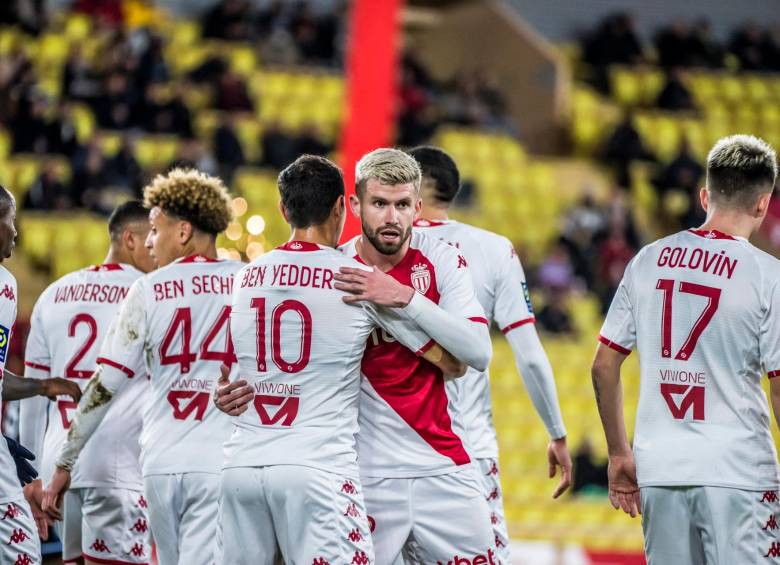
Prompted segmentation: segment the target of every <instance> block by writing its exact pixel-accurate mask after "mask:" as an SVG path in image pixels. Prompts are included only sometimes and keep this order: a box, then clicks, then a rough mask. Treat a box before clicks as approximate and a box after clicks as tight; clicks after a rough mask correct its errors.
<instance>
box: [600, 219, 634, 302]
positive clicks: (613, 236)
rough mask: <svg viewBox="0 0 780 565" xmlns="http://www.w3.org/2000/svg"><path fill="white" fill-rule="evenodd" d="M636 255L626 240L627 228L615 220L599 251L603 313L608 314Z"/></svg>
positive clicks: (619, 220) (611, 223)
mask: <svg viewBox="0 0 780 565" xmlns="http://www.w3.org/2000/svg"><path fill="white" fill-rule="evenodd" d="M635 253H636V249H634V248H633V247H631V245H630V244H629V243H628V239H627V238H626V226H625V224H624V223H623V220H622V218H613V219H612V220H611V222H610V225H609V231H608V235H607V238H606V240H605V241H604V242H603V243H602V244H601V247H600V249H599V261H598V267H597V270H596V274H597V276H598V282H597V289H596V290H597V293H598V295H599V298H600V299H601V308H602V312H603V313H606V311H607V310H608V309H609V305H610V303H611V302H612V298H613V297H614V296H615V292H616V291H617V287H618V285H619V284H620V281H621V279H622V278H623V272H624V271H625V270H626V266H627V265H628V262H629V261H631V258H632V257H633V256H634V254H635Z"/></svg>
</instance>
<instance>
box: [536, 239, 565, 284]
mask: <svg viewBox="0 0 780 565" xmlns="http://www.w3.org/2000/svg"><path fill="white" fill-rule="evenodd" d="M536 276H537V278H538V280H539V284H540V286H542V287H544V288H546V289H550V290H554V291H557V292H563V293H564V294H566V293H568V292H569V291H570V290H571V289H572V287H573V286H574V269H573V268H572V265H571V261H570V260H569V255H568V253H567V252H566V248H565V247H564V246H563V244H562V243H560V242H559V243H558V244H556V245H555V246H554V247H553V248H552V250H551V251H550V254H549V255H548V256H547V257H546V258H545V260H544V262H543V263H542V264H541V266H540V267H539V270H538V272H537V274H536Z"/></svg>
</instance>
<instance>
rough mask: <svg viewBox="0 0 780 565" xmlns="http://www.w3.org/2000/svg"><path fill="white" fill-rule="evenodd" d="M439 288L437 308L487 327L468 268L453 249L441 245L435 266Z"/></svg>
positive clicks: (461, 257)
mask: <svg viewBox="0 0 780 565" xmlns="http://www.w3.org/2000/svg"><path fill="white" fill-rule="evenodd" d="M435 267H436V270H437V276H436V279H437V281H439V284H440V288H439V294H440V295H441V297H440V299H439V306H440V307H441V308H442V309H444V310H445V311H447V312H450V313H451V314H457V315H461V316H463V317H465V318H468V319H469V320H471V321H472V322H479V323H483V324H485V325H487V323H488V321H487V318H485V311H484V310H483V309H482V305H481V304H480V303H479V300H477V294H476V292H474V281H473V280H472V277H471V273H470V272H469V266H468V263H467V262H466V259H465V257H463V255H460V254H459V253H458V252H457V251H456V250H455V248H453V247H450V246H449V245H446V244H442V253H441V255H440V257H439V261H437V264H436V265H435Z"/></svg>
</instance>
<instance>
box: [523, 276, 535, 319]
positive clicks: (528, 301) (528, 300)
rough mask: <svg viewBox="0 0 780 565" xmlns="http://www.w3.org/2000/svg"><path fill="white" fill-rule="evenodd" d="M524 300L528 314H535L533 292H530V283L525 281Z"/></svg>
mask: <svg viewBox="0 0 780 565" xmlns="http://www.w3.org/2000/svg"><path fill="white" fill-rule="evenodd" d="M523 298H525V305H526V306H527V307H528V313H529V314H533V313H534V307H533V306H531V292H530V291H529V290H528V283H527V282H525V281H523Z"/></svg>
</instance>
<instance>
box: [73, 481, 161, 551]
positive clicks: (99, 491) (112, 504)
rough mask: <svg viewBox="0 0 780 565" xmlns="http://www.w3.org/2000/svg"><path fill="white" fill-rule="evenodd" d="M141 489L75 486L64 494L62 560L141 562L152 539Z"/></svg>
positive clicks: (150, 549) (150, 548) (149, 549)
mask: <svg viewBox="0 0 780 565" xmlns="http://www.w3.org/2000/svg"><path fill="white" fill-rule="evenodd" d="M146 507H147V502H146V500H145V498H144V496H143V493H142V492H141V491H137V490H130V489H123V488H77V489H72V490H69V491H68V492H67V493H66V494H65V509H64V514H65V516H64V520H63V522H64V526H63V536H62V538H63V539H62V559H63V561H74V560H77V559H78V558H79V557H81V556H82V555H83V556H84V557H85V558H87V559H89V560H90V561H95V562H98V563H116V564H130V563H138V564H139V565H141V564H142V565H145V564H147V563H149V562H150V561H151V555H152V540H151V537H152V536H151V532H150V531H149V526H148V523H147V519H148V518H147V510H146Z"/></svg>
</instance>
